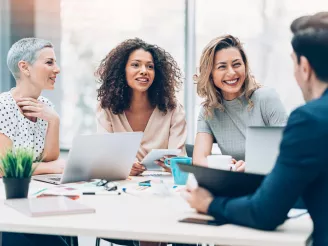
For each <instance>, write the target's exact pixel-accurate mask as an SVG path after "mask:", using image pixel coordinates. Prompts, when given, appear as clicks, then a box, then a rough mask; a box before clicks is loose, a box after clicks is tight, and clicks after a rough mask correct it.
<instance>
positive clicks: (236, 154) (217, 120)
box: [193, 35, 287, 171]
mask: <svg viewBox="0 0 328 246" xmlns="http://www.w3.org/2000/svg"><path fill="white" fill-rule="evenodd" d="M195 80H196V81H197V93H198V95H199V96H200V97H202V98H204V99H205V100H204V102H203V104H202V108H201V111H200V114H199V117H198V124H197V136H196V141H195V148H194V153H193V162H194V163H196V164H200V165H205V166H206V165H207V160H206V157H207V156H208V155H210V154H211V149H212V145H213V142H214V140H215V141H216V142H217V143H218V146H219V148H220V150H221V152H222V154H224V155H231V156H232V157H233V158H234V160H233V162H234V164H235V165H236V170H237V171H244V170H245V163H244V161H243V160H244V159H245V140H246V139H245V137H246V136H245V135H246V129H247V127H248V126H281V125H285V124H286V121H287V114H286V112H285V109H284V106H283V104H282V103H281V101H280V99H279V96H278V95H277V93H276V92H275V91H274V90H273V89H270V88H265V87H262V86H261V85H260V84H258V83H257V82H256V81H255V80H254V78H253V77H252V76H251V74H250V70H249V65H248V60H247V57H246V54H245V51H244V49H243V47H242V45H241V43H240V41H239V40H238V39H237V38H236V37H233V36H231V35H226V36H222V37H218V38H215V39H213V40H212V41H211V42H210V43H209V44H208V45H207V46H206V47H205V48H204V50H203V53H202V56H201V59H200V74H199V76H196V78H195ZM235 160H237V161H235ZM238 160H239V161H238Z"/></svg>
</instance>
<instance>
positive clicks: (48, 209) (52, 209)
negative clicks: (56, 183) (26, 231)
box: [5, 196, 96, 217]
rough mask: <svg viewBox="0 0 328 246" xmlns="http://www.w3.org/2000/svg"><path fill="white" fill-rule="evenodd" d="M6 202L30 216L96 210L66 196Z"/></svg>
mask: <svg viewBox="0 0 328 246" xmlns="http://www.w3.org/2000/svg"><path fill="white" fill-rule="evenodd" d="M5 204H6V205H7V206H9V207H12V208H13V209H16V210H17V211H19V212H21V213H23V214H25V215H27V216H30V217H40V216H50V215H62V214H83V213H95V212H96V210H95V209H94V208H90V207H88V206H85V205H83V204H81V203H79V202H77V201H73V200H72V199H69V198H67V197H64V196H55V197H43V198H23V199H9V200H5Z"/></svg>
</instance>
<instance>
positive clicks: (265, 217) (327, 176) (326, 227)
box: [208, 90, 328, 245]
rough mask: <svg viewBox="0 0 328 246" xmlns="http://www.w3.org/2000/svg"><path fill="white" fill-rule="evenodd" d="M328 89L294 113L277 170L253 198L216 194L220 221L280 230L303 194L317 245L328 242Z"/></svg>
mask: <svg viewBox="0 0 328 246" xmlns="http://www.w3.org/2000/svg"><path fill="white" fill-rule="evenodd" d="M327 141H328V90H326V92H325V93H324V94H323V96H322V97H321V98H319V99H317V100H315V101H312V102H309V103H308V104H306V105H304V106H302V107H300V108H298V109H296V110H295V111H294V112H292V114H291V115H290V118H289V120H288V123H287V126H286V128H285V131H284V134H283V139H282V142H281V145H280V153H279V157H278V160H277V162H276V165H275V167H274V168H273V170H272V172H271V173H270V174H269V175H268V176H267V177H266V178H265V180H264V181H263V183H262V185H261V187H260V188H259V189H258V190H257V191H256V193H255V194H254V195H252V196H250V197H249V196H245V197H240V198H225V197H216V198H215V199H214V200H213V202H212V203H211V204H210V206H209V208H208V213H209V214H211V215H213V216H214V217H215V218H216V219H218V220H220V219H221V220H222V219H225V220H227V222H229V223H234V224H239V225H244V226H249V227H253V228H258V229H262V230H274V229H275V228H276V227H277V226H278V225H280V224H282V223H283V222H284V221H285V220H286V219H287V213H288V211H289V210H290V209H291V208H292V207H293V205H294V204H295V202H296V200H297V199H298V198H299V197H302V198H303V200H304V202H305V204H306V206H307V208H308V211H309V213H310V215H311V217H312V219H313V222H314V234H313V239H314V245H328V233H327V232H328V209H327V208H328V165H327V160H328V148H327V146H328V144H327Z"/></svg>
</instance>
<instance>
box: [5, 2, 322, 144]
mask: <svg viewBox="0 0 328 246" xmlns="http://www.w3.org/2000/svg"><path fill="white" fill-rule="evenodd" d="M0 8H1V14H0V37H1V39H0V42H1V43H0V79H1V81H0V92H3V91H7V90H9V89H10V88H11V87H13V86H14V84H15V81H14V80H13V78H12V77H11V75H10V74H9V71H8V69H7V65H6V55H7V52H8V50H9V48H10V46H11V44H13V43H14V42H16V41H17V40H19V39H20V38H23V37H32V36H34V37H38V38H45V39H48V40H50V41H52V42H53V44H54V45H55V50H56V55H57V60H58V62H59V65H60V66H61V74H60V75H59V78H58V79H57V82H56V83H57V84H56V89H55V90H54V91H50V92H45V93H44V95H45V96H46V97H48V98H49V99H50V100H51V101H52V102H53V103H54V104H55V106H56V110H57V111H58V113H59V114H60V116H61V134H60V144H61V147H62V148H69V147H70V145H71V142H72V139H73V137H74V136H75V135H76V134H80V133H92V132H95V130H96V122H95V113H94V112H95V106H96V89H97V87H98V84H97V83H96V81H95V78H94V76H93V73H94V71H95V69H96V67H97V65H98V64H99V62H100V60H101V59H102V58H103V57H104V56H105V55H106V54H107V53H108V52H109V51H110V50H111V49H112V48H113V47H115V46H116V45H117V44H118V43H120V42H121V41H123V40H125V39H128V38H134V37H139V38H142V39H144V40H145V41H147V42H149V43H154V44H157V45H159V46H161V47H162V48H164V49H166V50H167V51H168V52H170V53H171V54H172V55H173V57H174V58H175V59H176V60H177V62H178V64H179V65H180V67H181V69H182V70H183V72H184V77H185V83H184V86H183V88H182V90H181V92H180V93H178V98H179V100H180V102H181V103H182V104H183V105H184V107H185V109H186V116H187V123H188V139H187V142H188V143H192V142H193V141H194V137H195V133H196V123H197V116H198V112H199V105H200V103H201V99H200V98H198V97H197V96H196V85H195V84H194V82H193V80H192V76H193V74H195V73H196V72H197V66H198V63H199V58H200V54H201V51H202V49H203V47H204V46H205V45H206V44H207V43H208V42H209V41H210V40H211V39H212V38H214V37H216V36H219V35H222V34H228V33H229V34H232V35H235V36H237V37H239V38H240V40H241V41H242V42H243V43H244V46H245V48H246V52H247V54H248V57H249V60H250V66H251V69H252V72H253V74H254V76H255V77H256V79H257V80H258V81H259V82H260V83H262V84H264V85H265V86H270V87H273V88H275V89H276V91H277V92H278V93H279V95H280V97H281V99H282V101H283V103H284V105H285V107H286V109H287V110H288V112H290V111H291V110H292V109H294V108H295V107H297V106H299V105H301V104H302V103H303V99H302V96H301V91H300V90H299V88H298V86H297V84H296V82H295V80H294V78H293V66H292V61H291V58H290V54H291V51H292V49H291V45H290V39H291V33H290V31H289V25H290V23H291V21H292V20H293V19H294V18H296V17H298V16H300V15H303V14H311V13H314V12H317V11H324V10H325V11H327V10H328V1H326V0H312V1H308V0H231V1H225V0H165V1H159V0H119V1H117V0H0Z"/></svg>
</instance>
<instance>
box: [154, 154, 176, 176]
mask: <svg viewBox="0 0 328 246" xmlns="http://www.w3.org/2000/svg"><path fill="white" fill-rule="evenodd" d="M172 157H176V156H175V155H169V156H164V157H163V158H161V159H159V160H157V161H155V163H156V164H157V165H158V166H160V167H162V168H163V169H164V171H165V172H168V173H172V170H171V168H170V167H168V166H166V165H165V163H164V162H165V159H168V158H172Z"/></svg>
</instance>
